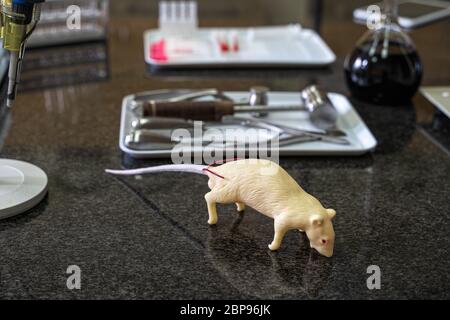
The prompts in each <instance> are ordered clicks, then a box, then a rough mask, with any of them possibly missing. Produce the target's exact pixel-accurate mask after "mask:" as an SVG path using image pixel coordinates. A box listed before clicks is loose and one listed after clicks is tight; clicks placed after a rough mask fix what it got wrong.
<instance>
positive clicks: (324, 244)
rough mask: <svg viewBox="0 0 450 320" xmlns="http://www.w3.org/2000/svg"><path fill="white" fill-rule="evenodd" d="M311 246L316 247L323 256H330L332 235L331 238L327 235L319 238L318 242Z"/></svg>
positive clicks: (332, 248)
mask: <svg viewBox="0 0 450 320" xmlns="http://www.w3.org/2000/svg"><path fill="white" fill-rule="evenodd" d="M313 248H314V249H316V250H317V251H318V252H319V253H320V254H321V255H324V256H325V257H328V258H329V257H331V256H332V255H333V251H334V237H333V238H332V239H330V238H328V237H323V238H321V239H320V240H319V243H317V244H316V245H313Z"/></svg>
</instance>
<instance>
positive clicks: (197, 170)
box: [105, 164, 208, 176]
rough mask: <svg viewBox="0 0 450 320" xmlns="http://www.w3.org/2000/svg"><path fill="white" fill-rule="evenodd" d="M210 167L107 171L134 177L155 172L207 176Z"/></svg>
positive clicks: (172, 165) (173, 165)
mask: <svg viewBox="0 0 450 320" xmlns="http://www.w3.org/2000/svg"><path fill="white" fill-rule="evenodd" d="M207 168H208V166H202V165H196V164H168V165H162V166H155V167H148V168H140V169H131V170H109V169H106V170H105V171H106V172H107V173H111V174H115V175H123V176H132V175H140V174H146V173H155V172H171V171H172V172H191V173H197V174H205V175H206V172H205V169H207Z"/></svg>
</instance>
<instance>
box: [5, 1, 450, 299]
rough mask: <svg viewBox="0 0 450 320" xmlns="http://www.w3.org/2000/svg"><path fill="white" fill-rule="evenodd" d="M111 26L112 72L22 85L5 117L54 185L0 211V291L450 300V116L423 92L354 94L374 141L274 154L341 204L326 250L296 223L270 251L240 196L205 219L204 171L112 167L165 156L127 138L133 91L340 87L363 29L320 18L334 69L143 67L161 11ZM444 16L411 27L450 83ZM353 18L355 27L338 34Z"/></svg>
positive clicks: (22, 152)
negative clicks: (77, 276)
mask: <svg viewBox="0 0 450 320" xmlns="http://www.w3.org/2000/svg"><path fill="white" fill-rule="evenodd" d="M325 4H326V5H327V6H330V5H331V2H325ZM349 12H351V10H350V11H349ZM260 19H261V21H259V22H261V23H264V22H266V20H265V19H266V18H264V17H262V18H260ZM238 21H239V23H241V24H245V20H244V19H241V20H238ZM206 22H208V23H210V24H211V25H213V24H219V22H218V21H216V20H211V21H206ZM253 22H254V21H251V23H253ZM228 23H229V24H230V25H232V24H233V21H232V20H230V21H229V22H228ZM110 24H111V25H110V35H109V41H108V46H107V47H106V46H105V50H107V51H106V52H107V53H108V60H109V62H108V63H109V64H108V66H109V72H110V74H109V76H108V78H107V79H106V80H103V81H98V82H92V83H85V84H71V85H67V86H61V87H57V88H47V89H41V90H34V91H27V92H22V93H21V94H20V95H19V97H18V100H17V104H16V106H15V108H14V109H13V110H12V112H11V114H10V115H9V119H7V121H4V122H3V124H2V129H3V131H4V135H3V137H4V138H3V139H2V141H1V143H0V145H3V146H2V149H1V154H0V157H1V158H12V159H19V160H24V161H29V162H32V163H34V164H36V165H38V166H40V167H41V168H42V169H44V170H45V172H46V173H47V174H48V176H49V194H48V196H47V197H46V199H45V200H44V201H43V202H42V203H41V204H40V205H38V206H37V207H36V208H35V209H32V210H30V211H29V212H27V213H26V214H23V215H21V216H18V217H14V218H10V219H7V220H3V221H0V298H1V299H9V298H24V299H29V298H38V299H47V298H57V299H60V298H64V299H66V298H77V299H82V298H94V299H99V298H108V299H109V298H126V299H135V298H138V299H217V298H223V299H239V298H250V299H255V298H263V299H272V298H277V299H278V298H283V299H324V298H329V299H352V298H363V299H378V298H388V299H391V298H400V299H404V298H439V299H449V298H450V273H449V270H450V258H449V257H450V236H449V230H450V204H449V194H450V180H449V177H450V157H449V151H448V150H449V149H448V135H446V134H442V133H443V132H448V131H443V130H445V128H447V130H448V123H447V124H446V123H445V120H444V121H442V119H441V124H440V127H436V126H433V124H434V123H435V121H436V120H433V119H434V117H435V116H434V110H433V107H432V106H431V105H430V104H428V103H427V102H426V101H425V100H424V99H423V98H421V97H420V96H417V97H416V98H415V99H414V101H413V103H412V105H410V106H403V107H389V106H373V105H368V104H364V103H361V102H358V101H355V100H353V101H352V102H353V104H354V106H355V108H356V109H357V111H358V112H359V113H360V115H361V116H362V118H363V119H364V121H365V122H366V123H367V125H368V127H369V128H370V129H371V130H372V132H373V133H374V135H375V137H376V138H377V140H378V142H379V146H378V148H377V149H376V151H375V152H374V153H371V154H367V155H364V156H360V157H324V158H319V157H282V158H281V159H280V164H281V165H282V166H283V167H284V168H285V169H286V170H287V171H288V172H289V173H290V174H291V175H292V176H293V177H294V178H295V179H296V180H297V181H299V182H300V183H301V185H302V186H303V187H304V188H305V189H306V190H307V191H308V192H310V193H311V194H313V195H316V196H317V197H318V198H320V199H321V201H322V202H323V203H324V205H325V206H330V207H333V208H335V209H336V211H337V216H336V218H335V220H334V227H335V232H336V243H335V254H334V256H333V257H332V258H325V257H323V256H320V255H319V254H317V252H315V251H312V250H311V249H310V248H309V244H308V241H307V239H306V238H305V236H304V235H303V234H301V233H299V232H290V233H289V234H288V235H287V237H286V239H285V242H284V243H283V247H282V249H281V250H280V251H278V252H269V250H268V248H267V245H268V244H269V243H270V241H271V238H272V236H273V221H272V220H271V219H269V218H266V217H264V216H263V215H261V214H259V213H257V212H255V211H254V210H251V209H249V210H247V211H246V212H245V214H244V215H243V216H239V215H238V214H237V213H236V212H235V207H234V206H219V223H218V224H217V226H214V227H210V226H209V225H208V224H207V223H206V221H207V209H206V204H205V201H204V194H205V193H206V192H207V191H208V187H207V180H206V178H205V177H203V176H197V175H192V174H188V173H165V174H155V175H151V176H145V177H143V178H135V177H127V178H115V177H112V176H109V175H107V174H105V173H104V169H105V168H121V167H140V166H145V165H156V164H162V163H168V162H169V160H163V159H162V160H153V161H143V160H141V161H136V160H133V159H131V158H129V157H127V156H125V155H123V154H122V153H121V152H120V150H119V148H118V130H119V116H120V107H121V100H122V98H123V97H124V96H125V95H127V94H130V93H135V92H139V91H144V90H151V89H157V88H177V87H185V88H186V87H192V88H206V87H218V88H220V89H224V90H247V89H248V88H249V87H250V86H251V85H257V84H258V85H266V86H269V87H271V88H272V89H273V90H288V91H293V90H299V89H301V88H302V87H304V86H305V85H306V84H308V83H319V84H321V85H322V86H324V87H325V88H326V89H327V90H330V91H336V92H342V93H347V91H346V88H345V84H344V81H343V74H342V61H343V57H344V56H345V52H346V51H348V50H349V49H350V47H351V45H352V44H353V43H354V42H355V41H356V39H357V38H358V37H359V36H360V35H361V34H362V32H363V31H364V29H363V28H362V27H357V26H355V25H354V24H353V23H352V22H351V21H350V20H349V19H346V20H345V19H344V21H341V20H339V19H338V18H336V19H334V18H333V16H331V17H329V21H327V20H326V17H325V19H324V22H323V30H322V31H323V36H324V38H325V40H326V41H327V42H328V43H329V44H330V46H331V47H332V49H333V50H334V51H335V52H336V54H337V55H338V60H337V62H336V63H335V64H334V65H333V67H332V68H330V69H322V70H266V71H262V70H245V71H226V70H222V71H209V72H207V71H203V72H196V71H182V72H174V71H172V72H168V73H164V72H162V73H156V74H153V75H148V74H147V73H146V71H145V66H144V63H143V60H142V40H141V34H142V31H143V30H144V29H146V28H149V27H152V26H154V25H155V21H154V20H152V21H150V22H149V21H147V19H144V18H133V19H131V18H127V17H125V18H124V17H121V18H117V17H115V16H114V15H113V16H112V18H111V22H110ZM222 24H223V23H222ZM448 26H449V22H448V21H444V22H441V23H438V24H436V25H434V26H430V27H429V29H421V30H417V31H416V32H415V33H413V34H412V36H413V38H414V40H415V41H416V44H417V46H418V48H419V51H420V50H421V48H425V49H423V51H421V54H422V56H423V60H424V64H425V70H426V71H425V72H426V76H425V78H424V84H427V85H434V84H436V85H437V84H441V85H442V84H448V83H449V81H450V76H449V74H448V70H449V67H450V61H449V60H448V51H449V49H450V45H449V39H448V37H447V36H445V37H442V35H443V34H445V32H446V30H447V31H448ZM344 30H345V31H346V32H347V35H348V36H347V37H345V39H344V38H342V37H341V39H340V40H337V39H336V34H338V33H339V32H343V31H344ZM430 34H432V35H433V36H429V35H430ZM442 39H444V41H442ZM430 46H431V48H430ZM431 50H433V51H436V52H441V51H446V52H447V55H443V54H441V55H434V56H432V55H431V54H430V52H431ZM444 56H446V57H447V58H445V57H444ZM442 122H444V124H442ZM446 126H447V127H446ZM69 265H78V266H79V267H80V268H81V271H82V284H81V286H82V287H81V290H68V289H67V287H66V279H67V274H66V270H67V268H68V266H69ZM370 265H377V266H379V267H380V269H381V289H379V290H369V289H368V287H367V283H366V281H367V278H368V277H369V276H370V274H368V273H367V268H368V267H369V266H370Z"/></svg>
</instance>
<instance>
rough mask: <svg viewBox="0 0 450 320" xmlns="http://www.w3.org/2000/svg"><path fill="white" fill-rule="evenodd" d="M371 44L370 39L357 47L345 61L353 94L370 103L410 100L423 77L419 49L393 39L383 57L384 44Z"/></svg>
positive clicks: (346, 73)
mask: <svg viewBox="0 0 450 320" xmlns="http://www.w3.org/2000/svg"><path fill="white" fill-rule="evenodd" d="M372 44H373V42H372V41H370V42H367V43H364V44H363V45H361V46H360V47H358V48H356V49H355V51H354V52H352V53H351V55H350V56H349V57H347V59H346V61H345V65H344V68H345V77H346V80H347V84H348V87H349V89H350V91H351V93H352V95H353V96H355V97H356V98H358V99H361V100H363V101H367V102H371V103H383V104H401V103H407V102H409V101H410V100H411V98H412V96H413V95H414V94H415V93H416V92H417V89H418V88H419V85H420V81H421V80H422V69H423V68H422V62H421V61H420V58H419V56H418V54H417V52H416V50H415V49H414V48H412V47H411V48H408V47H404V46H400V45H399V44H398V43H395V42H390V43H389V46H388V48H389V50H388V55H387V56H386V57H384V56H383V55H382V53H381V51H382V49H381V46H379V47H378V48H375V50H374V49H373V48H372ZM371 50H372V51H373V52H371Z"/></svg>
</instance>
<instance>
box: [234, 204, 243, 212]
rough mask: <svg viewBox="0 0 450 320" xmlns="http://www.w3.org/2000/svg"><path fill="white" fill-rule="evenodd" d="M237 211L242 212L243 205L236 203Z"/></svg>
mask: <svg viewBox="0 0 450 320" xmlns="http://www.w3.org/2000/svg"><path fill="white" fill-rule="evenodd" d="M236 207H237V211H239V212H243V211H244V210H245V203H242V202H236Z"/></svg>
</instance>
